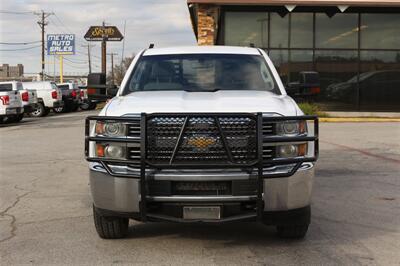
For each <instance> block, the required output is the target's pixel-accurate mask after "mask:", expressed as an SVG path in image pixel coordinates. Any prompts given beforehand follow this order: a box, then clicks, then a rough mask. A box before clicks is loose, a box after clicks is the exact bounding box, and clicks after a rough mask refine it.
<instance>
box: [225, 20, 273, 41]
mask: <svg viewBox="0 0 400 266" xmlns="http://www.w3.org/2000/svg"><path fill="white" fill-rule="evenodd" d="M267 14H268V13H266V12H226V13H225V44H226V45H242V46H249V45H250V43H253V44H254V45H255V46H257V47H266V46H267V43H268V40H267V37H268V34H267V29H268V27H267V25H268V24H267V23H268V21H267V18H268V17H267Z"/></svg>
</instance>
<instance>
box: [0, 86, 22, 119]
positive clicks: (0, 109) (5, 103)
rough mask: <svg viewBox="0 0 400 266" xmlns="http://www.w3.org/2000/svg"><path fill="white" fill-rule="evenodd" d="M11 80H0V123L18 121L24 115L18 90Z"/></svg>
mask: <svg viewBox="0 0 400 266" xmlns="http://www.w3.org/2000/svg"><path fill="white" fill-rule="evenodd" d="M13 85H14V84H13V83H12V82H4V83H3V82H0V123H3V122H4V121H7V122H19V121H21V119H22V118H23V117H24V107H23V105H22V101H21V96H20V93H19V91H18V90H13Z"/></svg>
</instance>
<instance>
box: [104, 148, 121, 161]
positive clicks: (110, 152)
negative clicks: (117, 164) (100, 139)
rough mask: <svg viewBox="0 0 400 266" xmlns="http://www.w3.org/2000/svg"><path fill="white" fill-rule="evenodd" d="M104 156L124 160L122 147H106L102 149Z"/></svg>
mask: <svg viewBox="0 0 400 266" xmlns="http://www.w3.org/2000/svg"><path fill="white" fill-rule="evenodd" d="M104 156H105V157H109V158H113V159H125V149H124V147H122V146H116V145H108V146H106V148H105V149H104Z"/></svg>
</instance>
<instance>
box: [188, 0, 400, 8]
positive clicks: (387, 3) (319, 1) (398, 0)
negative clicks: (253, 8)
mask: <svg viewBox="0 0 400 266" xmlns="http://www.w3.org/2000/svg"><path fill="white" fill-rule="evenodd" d="M187 3H188V4H214V5H271V6H273V5H279V6H282V5H298V6H338V5H346V6H358V7H367V6H370V7H372V6H373V7H400V0H383V1H377V0H302V1H300V0H187Z"/></svg>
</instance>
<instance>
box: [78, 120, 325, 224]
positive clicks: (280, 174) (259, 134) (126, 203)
mask: <svg viewBox="0 0 400 266" xmlns="http://www.w3.org/2000/svg"><path fill="white" fill-rule="evenodd" d="M168 116H173V117H182V116H183V117H185V119H184V120H183V121H184V122H183V123H182V124H181V125H180V126H179V127H180V134H179V136H177V138H176V139H177V140H175V149H174V151H173V153H172V155H171V156H170V157H168V158H170V160H169V164H167V163H159V162H157V163H154V161H152V160H151V159H150V158H152V157H151V155H149V156H148V155H147V153H149V154H153V153H151V152H152V151H151V150H148V147H151V146H148V145H149V144H148V135H147V131H148V130H147V129H148V124H147V121H148V120H149V119H151V118H152V117H156V118H157V119H158V118H159V117H168ZM199 117H200V119H203V118H204V117H206V118H207V119H210V121H222V120H220V119H221V118H224V119H225V118H226V117H228V118H231V117H233V118H234V119H236V118H237V119H242V118H243V117H245V119H251V120H252V121H256V122H255V124H256V126H255V128H254V127H253V128H251V127H247V128H248V130H250V131H251V130H253V129H254V130H255V136H256V139H255V140H254V141H255V142H256V147H255V148H253V149H252V151H254V149H255V151H256V159H255V160H253V161H248V162H247V163H240V162H236V161H235V160H234V157H233V155H232V154H231V153H230V151H231V146H229V143H228V142H227V139H226V136H225V134H224V132H226V131H224V130H227V129H222V127H221V126H220V124H218V123H219V122H215V124H216V125H217V126H215V127H214V128H217V129H216V130H217V132H219V133H217V134H220V135H217V136H220V138H221V139H222V141H221V145H222V146H223V147H224V149H225V151H226V155H227V158H228V160H227V161H223V162H220V161H218V160H217V161H216V162H192V163H190V162H189V163H188V162H186V163H185V162H182V161H179V160H176V161H175V159H176V157H175V155H176V153H177V150H179V149H178V147H179V146H180V143H181V140H182V139H183V138H184V137H183V136H184V134H185V133H184V132H186V131H185V130H186V127H187V121H192V120H193V119H194V120H193V121H196V120H195V119H197V118H199ZM210 117H211V118H210ZM180 119H181V118H180ZM104 120H106V121H119V122H123V123H126V125H127V126H129V134H130V135H128V136H129V137H128V136H127V137H121V138H109V137H105V136H101V135H100V136H96V135H93V134H92V133H90V132H91V131H90V128H92V129H93V125H94V124H93V123H91V122H93V121H104ZM181 120H182V119H181ZM293 120H294V121H296V120H311V121H312V122H313V123H312V125H313V130H312V132H313V134H308V133H307V134H299V135H294V136H282V135H277V134H276V133H275V131H271V130H270V128H271V127H269V125H270V123H277V122H280V121H293ZM224 121H225V120H224ZM240 121H243V120H240ZM190 123H192V122H190ZM229 123H231V122H229ZM132 125H133V127H132ZM138 128H139V129H140V131H138V130H137V129H138ZM273 128H276V125H275V126H273ZM131 130H132V132H134V133H133V134H131V133H130V132H131ZM229 130H232V129H230V128H229ZM251 132H254V131H251ZM85 133H86V141H85V152H86V156H87V160H88V161H89V162H90V183H91V190H92V196H93V201H94V205H95V206H96V207H97V208H99V209H103V210H107V211H111V212H116V213H125V214H126V213H128V214H129V213H130V214H131V217H133V218H135V217H140V218H139V219H140V220H142V221H146V220H169V221H179V222H185V221H187V220H185V219H183V217H185V216H184V215H183V214H184V210H185V208H184V207H187V208H192V207H196V206H197V207H201V208H198V209H205V208H211V207H213V206H217V207H218V208H219V213H220V216H218V219H216V220H213V221H212V222H222V221H231V220H248V219H254V220H262V219H263V215H264V213H265V212H278V211H282V212H285V211H288V210H294V209H299V208H304V207H306V206H309V204H310V198H311V191H312V180H313V176H314V164H313V162H315V161H316V160H317V157H318V119H317V118H316V117H314V116H300V117H270V116H263V115H262V113H257V114H233V115H232V114H179V115H177V114H150V115H147V114H141V116H140V117H138V116H132V117H88V118H87V120H86V130H85ZM138 133H139V134H138ZM178 133H179V132H178ZM237 134H239V131H238V133H237ZM240 134H242V133H240ZM252 134H253V133H252ZM97 142H100V143H102V142H103V143H104V142H119V143H126V145H130V146H128V147H129V148H131V149H130V153H129V154H130V155H129V157H128V158H129V159H125V160H115V159H107V158H100V157H96V156H95V154H94V153H93V151H94V145H95V144H96V143H97ZM304 142H307V143H308V144H309V145H308V151H307V152H306V154H304V155H303V156H298V157H293V158H280V157H278V158H276V157H275V156H273V155H269V154H270V153H269V148H268V147H269V146H270V145H278V144H280V145H282V143H304ZM249 143H251V142H250V140H249ZM249 145H250V144H249ZM265 147H267V148H265ZM132 149H133V153H132V152H131V151H132ZM153 180H156V181H157V180H158V181H160V180H164V181H168V182H169V181H172V182H170V186H171V189H170V191H169V192H166V193H165V194H164V192H165V191H162V190H161V191H160V190H156V192H157V193H154V190H153V188H152V187H151V182H152V181H153ZM235 180H244V181H246V180H247V181H250V180H251V181H254V182H253V185H249V184H248V183H246V182H244V183H246V184H245V185H244V186H247V187H248V188H249V187H250V188H251V189H247V190H246V189H244V190H243V189H242V190H239V193H238V191H237V190H236V191H234V187H235V183H234V182H235ZM180 181H185V182H183V184H178V182H180ZM186 181H188V182H189V183H190V182H197V183H199V182H200V183H201V182H203V181H223V182H222V184H221V183H218V182H216V183H215V184H212V185H210V183H211V182H208V183H207V184H206V187H207V188H206V190H207V189H209V191H212V192H211V194H205V193H206V192H204V187H202V186H203V184H195V185H196V187H192V186H193V183H191V184H189V183H188V182H186ZM156 183H157V182H156ZM250 183H251V182H250ZM182 185H183V187H185V189H183V190H186V191H183V190H182V187H181V186H182ZM197 185H199V187H197ZM219 185H221V187H219ZM242 185H243V184H242ZM157 186H158V188H162V187H163V186H164V185H163V184H161V183H160V182H158V183H157V184H156V187H157ZM188 187H189V188H190V189H189V190H188V189H187V188H188ZM210 187H213V188H212V189H211V188H210ZM192 188H193V189H192ZM221 189H222V190H221ZM221 191H222V192H221ZM243 191H245V192H246V193H243ZM160 192H161V193H160ZM196 193H198V194H196ZM187 208H186V209H187ZM202 217H207V216H202ZM190 221H193V220H190ZM201 221H205V220H201Z"/></svg>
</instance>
